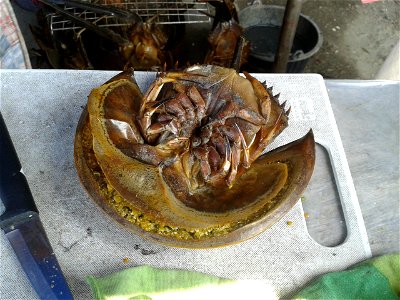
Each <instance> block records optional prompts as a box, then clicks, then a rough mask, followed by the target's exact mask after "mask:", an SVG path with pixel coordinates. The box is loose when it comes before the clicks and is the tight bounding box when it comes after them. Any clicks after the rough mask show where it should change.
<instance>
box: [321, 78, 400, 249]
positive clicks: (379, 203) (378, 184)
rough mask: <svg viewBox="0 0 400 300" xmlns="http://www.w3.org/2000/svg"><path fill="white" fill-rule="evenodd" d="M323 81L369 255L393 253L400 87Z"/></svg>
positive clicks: (399, 204)
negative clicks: (356, 200)
mask: <svg viewBox="0 0 400 300" xmlns="http://www.w3.org/2000/svg"><path fill="white" fill-rule="evenodd" d="M325 83H326V87H327V90H328V94H329V98H330V100H331V105H332V109H333V113H334V115H335V119H336V123H337V125H338V128H339V133H340V136H341V139H342V143H343V147H344V150H345V153H346V156H347V161H348V163H349V167H350V171H351V174H352V177H353V181H354V185H355V188H356V191H357V195H358V200H359V203H360V206H361V211H362V214H363V218H364V222H365V226H366V229H367V234H368V238H369V242H370V245H371V251H372V255H373V256H377V255H382V254H385V253H391V252H398V251H400V223H399V220H400V217H399V211H400V200H399V193H400V192H399V102H400V83H399V82H398V81H377V80H362V81H361V80H326V81H325ZM320 205H322V206H324V205H325V204H324V203H321V204H320Z"/></svg>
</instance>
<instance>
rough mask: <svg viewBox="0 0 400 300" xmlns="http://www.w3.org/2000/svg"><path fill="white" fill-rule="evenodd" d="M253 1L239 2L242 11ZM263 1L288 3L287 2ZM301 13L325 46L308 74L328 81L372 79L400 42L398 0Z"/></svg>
mask: <svg viewBox="0 0 400 300" xmlns="http://www.w3.org/2000/svg"><path fill="white" fill-rule="evenodd" d="M12 1H13V0H12ZM251 2H252V1H251V0H236V3H237V6H238V7H239V8H244V7H246V6H247V5H249V4H251ZM261 2H262V3H263V4H271V5H282V6H284V5H285V4H286V0H264V1H261ZM12 4H13V7H14V11H15V14H16V16H17V18H18V21H19V25H20V28H21V31H22V32H23V35H24V37H25V41H26V44H27V47H28V50H29V49H31V48H37V46H36V44H35V42H34V40H33V38H32V36H31V33H30V30H29V24H32V23H35V18H36V17H35V15H34V13H31V12H28V11H25V10H23V9H21V8H19V7H18V6H17V5H16V4H15V3H14V2H13V3H12ZM302 13H303V14H305V15H307V16H309V17H310V18H311V19H313V20H314V21H315V22H316V24H317V25H318V27H319V28H320V30H321V31H322V34H323V45H322V47H321V49H320V50H319V52H318V53H317V54H316V55H314V56H313V57H312V58H311V59H310V61H309V62H308V64H307V66H306V69H305V72H311V73H319V74H321V75H323V76H324V77H325V78H330V79H373V78H374V77H375V75H376V74H377V72H378V71H379V69H380V67H381V65H382V64H383V62H384V60H385V58H386V57H387V56H388V54H389V53H390V51H391V49H392V48H393V46H394V45H395V44H396V43H397V41H398V40H399V32H400V23H399V20H400V16H399V14H400V1H399V0H381V1H378V2H374V3H370V4H362V3H361V0H330V1H328V0H305V2H304V4H303V7H302ZM33 65H35V64H34V62H33Z"/></svg>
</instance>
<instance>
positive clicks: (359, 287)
mask: <svg viewBox="0 0 400 300" xmlns="http://www.w3.org/2000/svg"><path fill="white" fill-rule="evenodd" d="M294 298H295V299H400V255H399V254H391V255H385V256H381V257H378V258H375V259H371V260H368V261H365V262H363V263H360V264H358V265H356V266H355V267H352V268H351V269H349V270H346V271H342V272H334V273H328V274H326V275H323V276H321V277H320V278H319V279H317V280H316V281H315V282H313V283H312V284H311V285H309V286H308V287H306V288H304V289H303V290H302V291H300V293H298V294H297V295H296V296H295V297H294Z"/></svg>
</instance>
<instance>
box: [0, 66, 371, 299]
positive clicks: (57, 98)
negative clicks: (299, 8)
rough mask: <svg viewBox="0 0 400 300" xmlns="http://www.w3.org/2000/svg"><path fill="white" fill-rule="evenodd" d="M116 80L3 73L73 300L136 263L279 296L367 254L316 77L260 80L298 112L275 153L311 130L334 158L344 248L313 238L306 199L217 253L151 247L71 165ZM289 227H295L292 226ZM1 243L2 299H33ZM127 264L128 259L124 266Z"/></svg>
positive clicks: (6, 106) (14, 129)
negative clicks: (81, 126) (98, 94)
mask: <svg viewBox="0 0 400 300" xmlns="http://www.w3.org/2000/svg"><path fill="white" fill-rule="evenodd" d="M114 74H116V72H104V71H63V70H57V71H55V70H54V71H53V70H51V71H48V70H47V71H46V70H28V71H6V70H2V71H0V75H1V90H0V95H1V99H0V100H1V112H2V114H3V117H4V120H5V122H6V124H7V126H8V129H9V132H10V135H11V138H12V140H13V141H14V145H15V148H16V150H17V153H18V155H19V157H20V160H21V163H22V165H23V169H24V172H25V174H26V177H27V179H28V182H29V184H30V187H31V190H32V194H33V196H34V198H35V201H36V205H37V207H38V209H39V213H40V217H41V220H42V222H43V225H44V227H45V229H46V232H47V235H48V237H49V240H50V242H51V244H52V246H53V249H54V251H55V254H56V256H57V258H58V260H59V263H60V265H61V267H62V270H63V272H64V274H65V276H66V279H67V281H68V283H69V285H70V287H71V290H72V293H73V295H74V297H75V298H76V299H87V298H90V290H89V286H88V285H87V284H86V282H85V277H86V276H88V275H95V276H102V275H106V274H110V273H113V272H115V271H119V270H122V269H125V268H127V267H132V266H139V265H152V266H156V267H161V268H178V269H187V270H193V271H200V272H204V273H208V274H213V275H217V276H221V277H226V278H233V279H262V280H265V281H266V282H268V283H269V284H270V285H271V286H272V287H273V288H274V289H275V291H276V293H277V295H278V296H281V297H282V296H285V295H286V296H287V295H290V294H291V293H293V292H295V291H297V290H298V289H299V288H301V287H303V286H304V284H306V283H307V282H309V281H310V280H312V279H314V278H315V277H317V276H318V275H321V274H323V273H326V272H331V271H336V270H343V269H345V268H347V267H349V266H351V265H353V264H355V263H357V262H359V261H362V260H365V259H367V258H369V257H370V256H371V251H370V247H369V243H368V239H367V234H366V230H365V227H364V223H363V219H362V214H361V210H360V207H359V204H358V201H357V196H356V192H355V189H354V186H353V183H352V179H351V175H350V170H349V167H348V164H347V161H346V158H345V152H344V150H343V147H342V142H341V139H340V136H339V132H338V129H337V127H336V123H335V119H334V115H333V112H332V109H331V105H330V102H329V98H328V94H327V91H326V88H325V85H324V81H323V78H322V77H321V76H319V75H313V74H308V75H305V74H299V75H290V74H281V75H276V74H257V75H256V77H257V78H259V79H260V80H266V82H267V84H268V85H272V86H273V87H274V92H275V93H278V92H279V93H281V97H280V100H281V101H284V100H288V102H289V104H290V105H291V106H292V112H291V116H290V117H291V118H290V120H289V127H288V128H287V129H286V130H285V131H284V133H282V134H281V136H279V137H278V138H277V140H276V141H275V142H274V145H273V146H272V147H275V146H277V145H281V144H285V143H287V142H290V141H292V140H294V139H297V138H299V137H301V136H303V135H304V134H305V133H307V131H308V130H309V129H310V128H312V129H313V131H314V135H315V139H316V142H317V143H318V144H320V145H322V146H323V147H324V149H326V151H327V153H328V154H329V155H328V156H329V159H328V161H329V162H330V165H331V166H330V167H329V168H330V170H331V172H332V174H333V178H334V179H333V180H334V181H335V186H336V189H337V191H336V193H337V195H338V197H339V199H340V201H341V207H342V210H343V217H344V219H343V222H344V223H345V225H346V228H347V235H346V237H345V239H344V241H343V243H341V244H340V245H338V246H335V247H324V246H322V245H320V244H318V243H316V242H315V241H314V240H313V239H312V238H311V237H310V236H309V234H308V232H307V228H306V220H305V218H304V212H303V208H302V205H301V203H300V201H299V203H298V204H297V205H296V206H295V207H294V208H293V209H292V210H291V211H290V212H289V213H288V214H287V215H286V216H285V217H284V218H283V219H281V220H280V221H279V222H278V223H276V224H275V225H274V226H273V227H271V228H270V229H268V230H267V231H265V232H264V233H262V234H261V235H259V236H257V237H255V238H253V239H251V240H249V241H246V242H244V243H241V244H238V245H235V246H228V247H224V248H220V249H210V250H188V249H174V248H170V247H165V246H162V245H158V244H154V243H151V242H148V241H146V240H144V239H142V238H140V237H138V236H135V235H133V234H131V233H130V232H128V231H126V230H125V229H124V228H122V227H120V225H118V224H117V223H116V222H114V221H113V220H111V219H110V218H109V217H108V216H107V215H105V214H104V212H103V211H101V210H100V209H99V208H98V207H97V206H96V205H95V203H94V202H93V201H92V200H91V199H90V198H89V197H88V195H87V194H86V193H85V191H84V190H83V188H82V187H81V185H80V183H79V179H78V177H77V174H76V171H75V167H74V162H73V140H74V134H75V128H76V125H77V122H78V119H79V116H80V114H81V112H82V107H83V106H84V105H85V104H86V101H87V95H88V94H89V92H90V90H91V89H92V88H93V87H96V86H98V85H100V84H102V83H103V82H105V81H106V80H108V79H109V78H111V77H112V76H113V75H114ZM153 78H154V74H153V73H144V72H143V73H140V72H138V73H137V74H136V79H137V81H138V83H139V85H140V86H141V87H147V86H148V85H149V83H150V82H151V81H152V79H153ZM317 164H318V160H317ZM322 168H323V167H322ZM324 180H326V178H319V177H315V176H314V177H313V178H312V182H314V183H313V185H311V187H310V188H311V191H309V192H308V193H311V195H314V194H315V193H314V194H313V191H312V189H313V188H312V186H314V184H315V183H316V186H318V183H324ZM319 185H321V184H319ZM310 197H313V196H310ZM311 217H312V216H311ZM288 221H291V222H293V225H291V226H289V225H288V224H287V222H288ZM320 234H322V235H324V232H322V233H321V232H320ZM0 241H1V249H0V250H1V254H2V258H1V260H2V272H1V274H0V287H1V293H2V294H1V295H0V296H1V298H13V299H17V298H18V299H21V298H26V299H31V298H32V297H33V295H34V293H33V291H32V289H31V288H30V286H29V283H28V282H27V281H26V280H24V275H23V272H22V271H21V269H20V268H19V267H18V264H17V263H16V261H15V257H14V254H13V252H12V250H11V248H10V246H9V245H8V243H7V241H6V240H5V239H4V235H2V237H1V239H0ZM124 258H128V259H129V262H128V263H124V261H123V260H124Z"/></svg>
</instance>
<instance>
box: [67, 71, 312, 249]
mask: <svg viewBox="0 0 400 300" xmlns="http://www.w3.org/2000/svg"><path fill="white" fill-rule="evenodd" d="M244 75H245V77H242V76H240V75H239V74H238V73H237V72H236V71H235V70H233V69H227V68H223V67H217V66H212V65H202V66H193V67H190V68H188V69H186V70H184V71H183V72H168V73H162V74H160V75H159V76H158V77H157V78H156V80H155V81H154V82H153V84H152V85H151V86H150V88H149V89H148V90H147V91H146V93H145V94H144V95H143V94H142V92H141V90H140V89H139V87H138V85H137V84H136V82H135V80H134V78H133V77H132V73H129V72H123V73H121V74H119V75H117V76H116V77H114V78H112V79H111V80H110V81H108V82H106V83H105V84H103V85H102V86H100V87H98V88H96V89H94V90H93V91H92V92H91V94H90V96H89V100H88V105H87V109H85V111H84V112H83V114H82V117H81V120H80V122H79V125H78V128H77V133H76V138H75V162H76V166H77V170H78V174H79V176H80V179H81V181H82V183H83V185H84V187H85V188H86V189H87V191H88V193H89V194H90V196H91V197H92V198H93V199H94V200H95V201H96V202H97V203H98V204H99V205H100V206H101V207H102V208H103V209H104V210H105V211H106V212H107V213H108V214H110V215H111V216H112V217H113V218H114V219H116V220H118V221H119V222H120V223H121V224H123V225H126V226H127V227H129V228H130V229H131V230H132V231H134V232H136V233H138V234H139V235H142V236H144V237H147V238H150V239H152V240H155V241H159V242H161V243H164V244H167V245H171V246H176V247H190V248H206V247H216V246H223V245H227V244H231V243H236V242H240V241H243V240H245V239H248V238H250V237H252V236H254V235H256V234H258V233H260V232H262V231H263V230H265V229H266V228H268V227H269V226H271V225H272V224H273V223H275V222H276V221H277V220H279V219H280V218H281V217H282V216H283V215H284V214H285V213H286V212H287V211H288V210H289V209H290V208H291V207H292V206H293V205H294V204H295V202H296V201H297V200H298V199H299V197H300V196H301V193H302V192H303V190H304V189H305V187H306V185H307V184H308V181H309V179H310V177H311V173H312V170H313V166H314V160H315V152H314V139H313V135H312V132H311V131H310V132H309V133H308V134H307V135H306V136H305V137H303V138H302V139H300V140H297V141H295V142H292V143H290V144H288V145H286V146H283V147H280V148H278V149H275V150H273V151H271V152H269V153H267V154H264V155H262V153H263V152H264V150H265V147H266V146H267V145H268V144H269V143H270V142H271V141H272V140H273V139H274V138H275V137H276V136H277V135H278V134H279V133H280V132H281V131H282V130H283V129H284V128H285V127H286V126H287V120H288V116H287V115H288V112H287V111H285V109H284V105H281V104H279V102H278V100H277V99H276V97H274V96H273V95H272V94H271V90H270V89H268V88H266V86H265V85H264V84H262V83H260V82H259V81H258V80H257V79H255V78H253V77H252V76H251V75H250V74H247V73H245V74H244Z"/></svg>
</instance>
